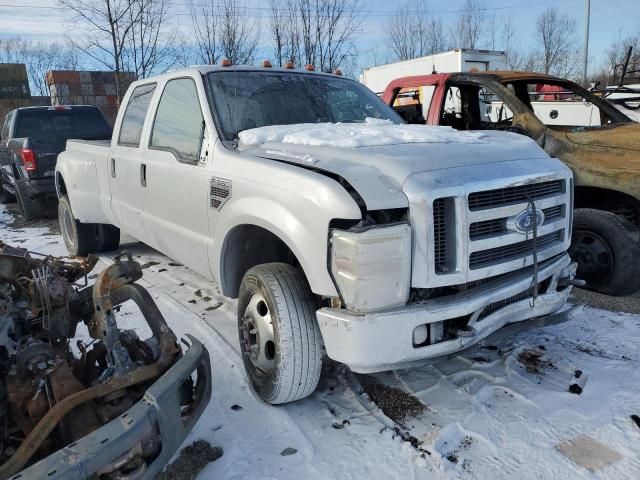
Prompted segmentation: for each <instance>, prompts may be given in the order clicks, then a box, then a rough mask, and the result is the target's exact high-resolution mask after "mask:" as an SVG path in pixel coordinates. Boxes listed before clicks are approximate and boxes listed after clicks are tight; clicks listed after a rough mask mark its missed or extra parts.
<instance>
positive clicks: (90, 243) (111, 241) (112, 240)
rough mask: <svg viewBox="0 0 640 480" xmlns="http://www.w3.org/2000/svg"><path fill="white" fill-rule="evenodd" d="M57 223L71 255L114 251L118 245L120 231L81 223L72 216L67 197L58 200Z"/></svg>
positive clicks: (105, 225) (101, 225)
mask: <svg viewBox="0 0 640 480" xmlns="http://www.w3.org/2000/svg"><path fill="white" fill-rule="evenodd" d="M58 222H59V224H60V232H61V233H62V239H63V240H64V244H65V245H66V247H67V250H69V253H70V254H71V255H75V256H78V257H84V256H87V255H88V254H90V253H96V252H105V251H109V250H115V249H117V248H118V246H119V244H120V229H119V228H117V227H115V226H113V225H109V224H103V223H81V222H79V221H78V220H76V218H75V217H74V215H73V211H72V210H71V204H70V203H69V197H67V196H66V195H64V196H62V197H60V199H59V200H58Z"/></svg>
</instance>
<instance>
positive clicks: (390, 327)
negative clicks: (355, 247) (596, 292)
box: [316, 254, 576, 373]
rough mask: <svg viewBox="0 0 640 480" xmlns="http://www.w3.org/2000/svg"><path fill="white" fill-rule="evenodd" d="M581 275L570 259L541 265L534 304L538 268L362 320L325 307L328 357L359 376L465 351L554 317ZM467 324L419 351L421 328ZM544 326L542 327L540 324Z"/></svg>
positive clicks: (564, 257)
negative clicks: (516, 326)
mask: <svg viewBox="0 0 640 480" xmlns="http://www.w3.org/2000/svg"><path fill="white" fill-rule="evenodd" d="M575 272H576V264H575V263H574V262H571V259H570V258H569V255H567V254H562V255H561V256H559V257H556V258H554V259H550V260H548V261H546V262H543V263H540V265H539V268H538V282H539V283H538V284H539V285H540V286H541V288H540V291H539V294H538V296H537V298H536V299H535V300H534V299H533V298H532V297H531V296H530V295H529V294H528V292H530V291H531V287H532V284H533V281H532V278H533V268H532V267H530V268H526V269H522V270H520V271H518V272H514V273H511V274H506V275H502V276H500V277H499V278H497V279H495V280H492V281H489V282H487V283H485V284H483V285H481V286H479V287H476V288H473V289H469V290H467V291H464V292H461V293H458V294H455V295H448V296H444V297H439V298H435V299H433V300H427V301H424V302H418V303H414V304H411V305H407V306H404V307H402V308H397V309H393V310H387V311H383V312H375V313H368V314H363V315H358V314H354V313H351V312H349V311H347V310H345V309H333V308H322V309H320V310H318V312H317V314H316V315H317V318H318V324H319V326H320V331H321V332H322V337H323V339H324V343H325V346H326V349H327V355H328V356H329V357H330V358H332V359H334V360H336V361H338V362H341V363H344V364H346V365H348V366H349V367H350V368H351V370H353V371H354V372H358V373H371V372H379V371H385V370H392V369H395V368H399V367H402V366H407V365H408V364H411V363H412V362H416V361H419V360H424V359H429V358H435V357H442V356H447V355H452V354H455V353H458V352H461V351H462V350H465V349H467V348H469V347H471V346H473V345H475V344H477V343H478V342H480V341H481V340H483V339H485V338H487V337H488V336H489V335H491V334H493V333H494V332H496V331H498V330H500V329H501V328H503V327H505V326H506V325H509V324H513V323H517V322H525V321H527V320H531V319H534V318H536V317H542V316H545V315H550V314H552V313H554V312H556V311H558V310H559V309H560V308H562V307H563V306H564V304H565V303H566V301H567V299H568V297H569V294H570V292H571V286H570V285H569V282H570V281H571V280H573V278H574V277H575ZM460 319H462V320H463V321H465V322H467V323H466V325H467V328H466V329H464V331H460V332H459V334H458V335H453V338H445V339H443V340H442V341H439V342H436V343H432V344H427V345H421V346H417V345H415V342H414V340H415V336H414V332H415V330H416V328H425V327H422V326H426V328H429V326H430V325H431V324H435V323H436V322H443V321H444V324H445V325H446V324H447V321H458V322H459V321H460ZM536 325H538V326H540V322H539V321H538V322H536Z"/></svg>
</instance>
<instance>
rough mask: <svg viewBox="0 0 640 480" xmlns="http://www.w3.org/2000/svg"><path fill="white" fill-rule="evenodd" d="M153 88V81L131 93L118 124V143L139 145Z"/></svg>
mask: <svg viewBox="0 0 640 480" xmlns="http://www.w3.org/2000/svg"><path fill="white" fill-rule="evenodd" d="M155 89H156V84H155V83H148V84H146V85H140V86H139V87H136V88H135V90H134V91H133V93H132V94H131V97H130V98H129V103H128V104H127V109H126V110H125V112H124V118H123V119H122V125H121V126H120V135H119V137H118V144H119V145H127V146H132V147H137V146H139V145H140V136H141V135H142V127H143V126H144V119H145V117H146V116H147V110H149V104H150V103H151V97H153V92H154V90H155Z"/></svg>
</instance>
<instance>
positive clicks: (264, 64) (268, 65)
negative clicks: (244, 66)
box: [262, 60, 272, 68]
mask: <svg viewBox="0 0 640 480" xmlns="http://www.w3.org/2000/svg"><path fill="white" fill-rule="evenodd" d="M262 66H263V67H264V68H271V66H272V65H271V62H270V61H269V60H263V61H262Z"/></svg>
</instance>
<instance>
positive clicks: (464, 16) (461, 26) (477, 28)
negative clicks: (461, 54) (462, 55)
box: [450, 0, 488, 48]
mask: <svg viewBox="0 0 640 480" xmlns="http://www.w3.org/2000/svg"><path fill="white" fill-rule="evenodd" d="M487 23H488V22H487V14H486V8H485V6H484V2H483V0H465V3H464V7H463V9H462V12H461V13H460V16H459V17H458V19H457V20H456V21H455V23H454V24H453V25H452V26H451V29H450V32H451V40H452V43H453V46H454V47H455V48H478V47H480V44H481V42H482V38H483V36H484V32H486V31H487V29H488V25H487Z"/></svg>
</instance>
